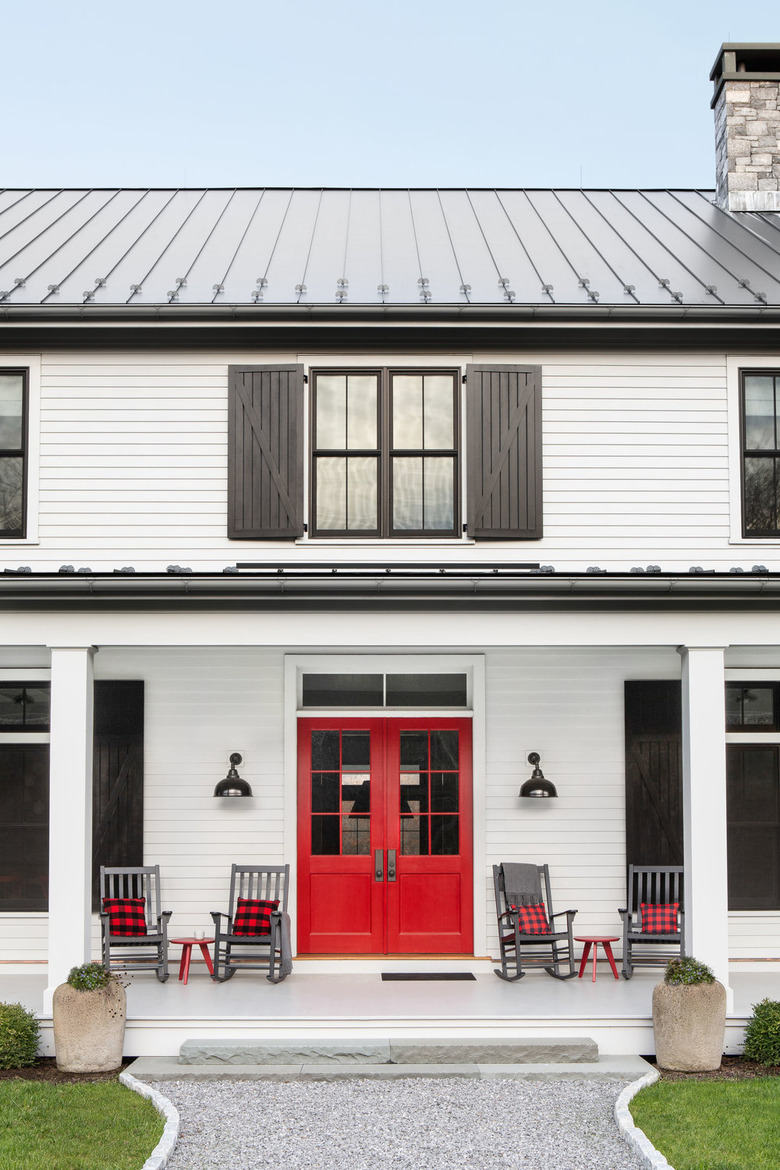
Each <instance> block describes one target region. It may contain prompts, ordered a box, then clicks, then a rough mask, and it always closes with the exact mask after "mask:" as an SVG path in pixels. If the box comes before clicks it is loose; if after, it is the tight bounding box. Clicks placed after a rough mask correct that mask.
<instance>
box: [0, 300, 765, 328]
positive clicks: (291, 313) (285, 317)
mask: <svg viewBox="0 0 780 1170" xmlns="http://www.w3.org/2000/svg"><path fill="white" fill-rule="evenodd" d="M150 321H153V322H156V323H159V324H161V325H181V324H185V323H188V322H197V323H198V324H200V325H203V324H212V325H215V326H219V325H224V324H225V323H229V324H232V325H235V324H236V323H245V324H250V325H261V324H263V323H265V322H273V323H275V324H276V323H279V322H280V321H281V322H289V323H290V324H301V323H303V322H313V321H316V322H317V323H318V324H324V323H328V324H332V325H340V324H343V323H344V322H353V321H361V322H365V321H381V322H383V323H388V322H400V323H403V322H415V323H427V322H432V321H436V322H440V321H452V322H480V321H482V322H484V321H490V322H491V323H492V324H514V323H516V322H518V321H539V322H541V321H589V322H599V323H603V322H605V321H614V322H617V323H623V322H625V323H628V322H637V321H647V322H651V323H652V322H668V321H675V322H712V321H718V322H725V321H729V322H740V321H742V322H751V323H752V322H756V321H771V322H778V321H780V305H766V304H757V305H696V304H691V305H684V304H675V305H619V304H598V305H588V306H583V305H576V304H549V303H536V304H511V305H502V304H498V305H492V304H491V305H487V304H480V305H473V304H470V305H453V304H436V305H434V304H427V305H416V304H397V305H338V306H334V305H329V304H314V305H301V304H298V305H246V304H227V305H212V304H202V305H180V304H165V305H94V304H88V305H60V306H51V305H46V306H41V305H8V304H3V305H0V322H5V323H8V324H12V323H15V324H28V323H34V324H41V323H44V322H46V323H48V324H52V323H57V324H68V325H81V324H90V325H96V324H110V325H112V326H116V325H118V324H125V325H128V326H131V325H133V324H135V323H138V322H144V323H148V322H150Z"/></svg>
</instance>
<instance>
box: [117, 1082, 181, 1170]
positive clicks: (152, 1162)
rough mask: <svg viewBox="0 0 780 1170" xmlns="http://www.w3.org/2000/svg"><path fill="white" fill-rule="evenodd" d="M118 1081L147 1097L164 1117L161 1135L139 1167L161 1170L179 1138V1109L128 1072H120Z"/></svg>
mask: <svg viewBox="0 0 780 1170" xmlns="http://www.w3.org/2000/svg"><path fill="white" fill-rule="evenodd" d="M119 1082H120V1084H122V1085H124V1086H125V1088H126V1089H131V1090H132V1091H133V1092H134V1093H138V1094H139V1096H141V1097H147V1098H148V1099H149V1100H150V1101H151V1103H152V1105H154V1107H155V1109H156V1110H157V1112H158V1113H159V1114H161V1115H162V1116H163V1117H164V1118H165V1129H164V1130H163V1135H162V1137H161V1138H160V1140H159V1142H158V1143H157V1145H156V1146H155V1147H154V1149H153V1150H152V1152H151V1154H150V1155H149V1157H148V1158H147V1159H146V1161H145V1162H144V1164H143V1166H142V1167H141V1170H163V1167H164V1166H167V1164H168V1159H169V1158H170V1156H171V1154H172V1153H173V1151H174V1149H175V1148H176V1142H177V1141H178V1140H179V1126H180V1119H179V1111H178V1109H177V1108H176V1106H175V1105H173V1104H172V1102H171V1101H169V1100H168V1098H167V1097H163V1095H162V1093H159V1092H158V1091H157V1089H153V1088H152V1087H151V1086H150V1085H145V1084H144V1083H143V1081H138V1080H136V1078H135V1077H134V1076H132V1075H131V1074H130V1073H129V1072H123V1073H120V1074H119Z"/></svg>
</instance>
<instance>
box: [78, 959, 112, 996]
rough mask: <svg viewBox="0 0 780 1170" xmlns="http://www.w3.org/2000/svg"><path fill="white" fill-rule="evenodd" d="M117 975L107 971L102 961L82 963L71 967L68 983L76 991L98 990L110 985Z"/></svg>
mask: <svg viewBox="0 0 780 1170" xmlns="http://www.w3.org/2000/svg"><path fill="white" fill-rule="evenodd" d="M114 979H115V976H114V975H112V974H111V972H110V971H106V969H105V967H104V966H103V964H102V963H82V964H81V966H80V967H71V969H70V974H69V975H68V983H69V984H70V986H71V987H75V988H76V991H97V990H99V988H101V987H108V985H109V983H111V982H113V981H114Z"/></svg>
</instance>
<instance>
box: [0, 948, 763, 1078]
mask: <svg viewBox="0 0 780 1170" xmlns="http://www.w3.org/2000/svg"><path fill="white" fill-rule="evenodd" d="M301 966H302V967H303V966H304V965H303V964H301ZM307 966H308V965H307ZM176 975H177V966H176V965H174V966H173V968H172V974H171V978H170V980H169V981H168V983H165V984H161V983H158V981H157V980H156V979H155V978H154V976H153V975H151V974H150V975H136V976H133V977H126V979H127V982H128V989H127V1002H128V1026H127V1037H126V1043H125V1052H126V1055H127V1056H174V1055H177V1054H178V1051H179V1046H180V1044H181V1043H182V1041H184V1040H188V1039H204V1040H205V1039H247V1038H254V1039H266V1040H269V1041H278V1042H284V1041H287V1040H293V1039H301V1040H303V1039H321V1040H325V1039H327V1038H332V1039H369V1038H373V1039H387V1038H394V1039H399V1040H400V1039H408V1038H414V1037H419V1038H423V1037H425V1038H435V1037H452V1038H455V1037H464V1038H465V1037H498V1036H501V1037H504V1038H522V1037H532V1036H535V1037H539V1036H544V1037H550V1038H555V1037H564V1036H589V1037H591V1038H592V1039H594V1040H595V1041H596V1043H597V1044H598V1046H599V1050H600V1051H601V1052H602V1053H608V1054H626V1053H629V1054H647V1053H652V1052H653V1051H654V1041H653V1028H652V1020H651V997H652V989H653V987H654V985H655V984H656V983H657V982H658V979H659V977H660V971H656V970H645V971H638V972H637V973H636V974H635V975H634V977H633V979H631V980H630V981H629V982H625V981H624V980H623V979H620V980H617V981H616V980H615V979H614V978H613V977H612V974H611V972H610V971H609V969H608V968H607V967H606V966H604V967H602V966H601V964H599V972H598V978H597V980H596V982H595V983H593V982H591V979H590V975H591V968H590V965H589V967H588V971H587V974H586V975H585V977H584V978H583V979H572V980H568V981H566V982H559V981H558V980H555V979H551V978H550V977H549V976H548V975H546V974H545V973H544V972H543V971H530V972H529V973H528V974H527V975H526V977H525V978H524V979H523V980H521V981H520V982H519V983H514V984H511V983H505V982H503V981H502V980H500V979H497V978H496V977H495V975H493V974H492V971H490V970H485V968H484V966H481V970H480V971H479V973H478V974H477V975H476V979H475V980H474V981H463V982H460V981H458V982H439V981H431V982H383V981H382V980H381V978H380V975H379V974H378V973H365V972H363V973H352V972H350V971H344V972H340V973H338V974H335V973H333V974H323V973H321V972H317V971H313V970H311V969H306V967H304V970H303V972H301V968H300V967H298V968H296V969H295V970H294V971H293V973H292V975H290V976H289V978H288V979H287V980H285V982H284V983H280V984H277V985H275V986H274V985H272V984H270V983H268V982H267V980H266V979H265V978H264V976H263V975H262V973H259V972H238V973H237V974H236V975H235V976H234V978H233V979H231V980H230V981H229V982H228V983H221V984H217V983H213V982H212V981H211V979H210V978H209V977H208V975H207V974H206V972H205V971H201V970H199V969H198V968H197V967H195V966H193V969H192V970H191V972H190V979H189V982H188V984H187V985H186V986H185V985H184V984H181V983H179V982H178V981H177V978H176ZM730 982H731V986H732V988H733V991H734V1007H733V1010H732V1011H731V1012H730V1013H729V1017H728V1020H727V1026H726V1051H727V1052H738V1051H740V1050H741V1046H742V1038H743V1030H744V1026H745V1023H746V1021H747V1018H748V1017H749V1016H750V1014H751V1009H752V1005H753V1004H754V1003H757V1002H758V1001H759V1000H760V999H763V998H765V997H769V998H770V999H778V998H780V963H771V964H770V963H762V964H755V965H752V964H751V965H750V966H748V965H746V964H741V963H740V964H734V965H733V967H732V971H731V974H730ZM45 986H46V976H45V974H44V973H43V972H42V970H41V968H40V967H37V968H28V969H27V970H24V969H22V968H17V969H16V970H15V972H14V973H11V972H9V973H7V974H0V999H2V1000H3V1001H5V1002H16V1001H19V1002H21V1003H23V1004H24V1005H25V1006H26V1007H28V1008H31V1009H33V1010H34V1011H36V1012H37V1013H39V1014H40V1013H41V1011H42V1003H43V991H44V989H45ZM42 1040H43V1046H44V1047H43V1051H44V1052H45V1053H47V1054H49V1055H51V1054H53V1045H52V1036H51V1022H50V1020H48V1019H46V1018H42Z"/></svg>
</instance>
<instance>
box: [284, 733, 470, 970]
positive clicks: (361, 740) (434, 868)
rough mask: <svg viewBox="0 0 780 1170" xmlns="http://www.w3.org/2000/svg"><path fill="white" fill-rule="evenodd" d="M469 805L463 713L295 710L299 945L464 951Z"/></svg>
mask: <svg viewBox="0 0 780 1170" xmlns="http://www.w3.org/2000/svg"><path fill="white" fill-rule="evenodd" d="M471 807H472V806H471V720H469V719H446V718H445V719H430V718H429V719H361V718H356V719H352V718H338V719H302V720H300V721H299V724H298V875H299V876H298V949H299V951H300V953H301V954H353V955H354V954H376V955H382V954H426V953H427V954H431V953H433V954H470V953H471V951H472V948H473V933H472V839H471V837H472V825H471Z"/></svg>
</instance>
